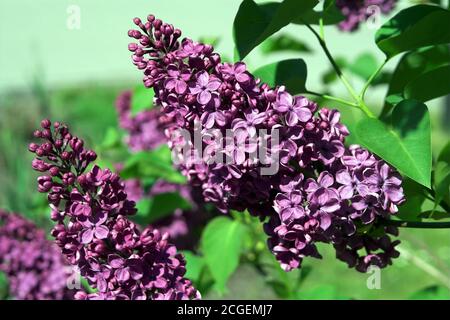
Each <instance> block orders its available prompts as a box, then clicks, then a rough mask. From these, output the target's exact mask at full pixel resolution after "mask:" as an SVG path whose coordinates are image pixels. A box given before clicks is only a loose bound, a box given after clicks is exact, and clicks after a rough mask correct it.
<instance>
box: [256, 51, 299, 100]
mask: <svg viewBox="0 0 450 320" xmlns="http://www.w3.org/2000/svg"><path fill="white" fill-rule="evenodd" d="M307 73H308V72H307V69H306V63H305V61H303V60H302V59H290V60H283V61H279V62H275V63H271V64H268V65H265V66H263V67H261V68H259V69H257V70H256V71H255V72H254V73H253V74H254V75H255V77H257V78H260V79H261V80H262V81H264V82H266V83H267V84H269V85H270V86H271V87H275V86H277V85H285V86H286V88H287V90H288V91H289V92H290V93H291V94H297V93H304V92H306V77H307Z"/></svg>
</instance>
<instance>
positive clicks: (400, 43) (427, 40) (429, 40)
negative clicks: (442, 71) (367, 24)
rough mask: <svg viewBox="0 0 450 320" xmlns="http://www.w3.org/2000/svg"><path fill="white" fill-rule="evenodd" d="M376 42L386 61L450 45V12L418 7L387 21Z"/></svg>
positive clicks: (431, 7) (430, 7) (431, 6)
mask: <svg viewBox="0 0 450 320" xmlns="http://www.w3.org/2000/svg"><path fill="white" fill-rule="evenodd" d="M375 42H376V44H377V45H378V47H379V48H380V49H381V50H382V51H383V52H384V53H385V54H386V56H387V58H392V57H393V56H395V55H397V54H399V53H401V52H405V51H410V50H414V49H418V48H421V47H426V46H430V45H438V44H443V43H449V42H450V11H449V10H446V9H443V8H441V7H439V6H433V5H416V6H413V7H409V8H406V9H404V10H402V11H400V12H399V13H398V14H396V15H395V16H394V17H393V18H392V19H390V20H389V21H387V22H386V23H385V24H384V25H383V26H382V27H381V28H380V29H379V30H378V31H377V33H376V37H375Z"/></svg>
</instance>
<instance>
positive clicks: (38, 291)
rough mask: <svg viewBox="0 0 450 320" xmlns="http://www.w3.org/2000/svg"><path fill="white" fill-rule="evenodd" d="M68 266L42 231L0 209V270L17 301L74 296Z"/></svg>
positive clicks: (18, 216)
mask: <svg viewBox="0 0 450 320" xmlns="http://www.w3.org/2000/svg"><path fill="white" fill-rule="evenodd" d="M70 270H71V268H70V267H69V265H68V264H67V262H66V261H65V259H64V257H63V256H62V255H61V252H60V250H59V248H58V247H57V246H55V245H54V244H53V243H52V242H50V241H48V240H47V239H46V238H45V232H44V230H42V229H39V228H37V227H36V225H34V224H33V223H32V222H31V221H28V220H27V219H25V218H23V217H21V216H20V215H18V214H14V213H8V212H6V211H3V210H0V271H2V272H5V274H6V275H7V277H8V283H9V291H10V295H11V297H12V298H14V299H19V300H62V299H73V296H74V294H75V291H73V290H70V289H69V288H68V277H69V276H70V273H69V272H68V271H70Z"/></svg>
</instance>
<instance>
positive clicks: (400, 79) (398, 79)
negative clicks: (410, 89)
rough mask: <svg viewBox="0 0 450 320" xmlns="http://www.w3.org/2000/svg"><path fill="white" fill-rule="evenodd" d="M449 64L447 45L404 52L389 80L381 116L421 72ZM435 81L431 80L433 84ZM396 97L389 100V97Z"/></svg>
mask: <svg viewBox="0 0 450 320" xmlns="http://www.w3.org/2000/svg"><path fill="white" fill-rule="evenodd" d="M449 64H450V49H449V47H448V46H447V45H440V46H433V47H427V48H423V49H419V50H417V51H414V52H410V53H407V54H405V55H404V56H403V57H402V58H401V59H400V61H399V62H398V64H397V67H396V68H395V70H394V73H393V74H392V77H391V79H390V81H389V89H388V92H387V98H386V102H385V105H384V107H383V111H382V113H381V114H382V116H383V117H386V116H387V114H388V113H389V112H390V110H391V109H392V108H393V106H394V105H395V104H397V103H398V102H400V101H399V100H398V98H399V99H401V100H402V99H403V94H404V90H405V87H406V86H407V85H408V84H409V83H410V82H411V81H414V80H415V79H417V78H419V77H420V76H421V75H422V74H424V73H428V72H430V71H432V70H434V69H436V68H439V67H441V66H446V65H449ZM435 82H436V81H433V82H432V83H433V84H434V83H435ZM392 96H394V97H398V98H397V100H395V101H391V97H392Z"/></svg>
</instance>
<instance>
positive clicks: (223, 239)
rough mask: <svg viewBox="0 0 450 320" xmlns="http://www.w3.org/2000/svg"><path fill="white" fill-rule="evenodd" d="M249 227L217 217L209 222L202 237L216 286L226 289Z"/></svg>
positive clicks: (202, 243)
mask: <svg viewBox="0 0 450 320" xmlns="http://www.w3.org/2000/svg"><path fill="white" fill-rule="evenodd" d="M246 232H247V229H246V228H245V226H244V225H242V224H241V223H240V222H239V221H236V220H231V219H229V218H227V217H217V218H215V219H213V220H212V221H211V222H209V223H208V225H207V226H206V228H205V229H204V231H203V234H202V238H201V248H202V252H203V256H204V257H205V261H206V265H207V266H208V268H209V270H210V272H211V274H212V277H213V278H214V281H215V288H216V289H217V290H218V291H219V292H220V293H224V292H225V291H226V283H227V281H228V278H229V277H230V276H231V274H232V273H233V272H234V271H235V270H236V268H237V266H238V263H239V256H240V254H241V248H242V243H243V240H244V238H245V234H246Z"/></svg>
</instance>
